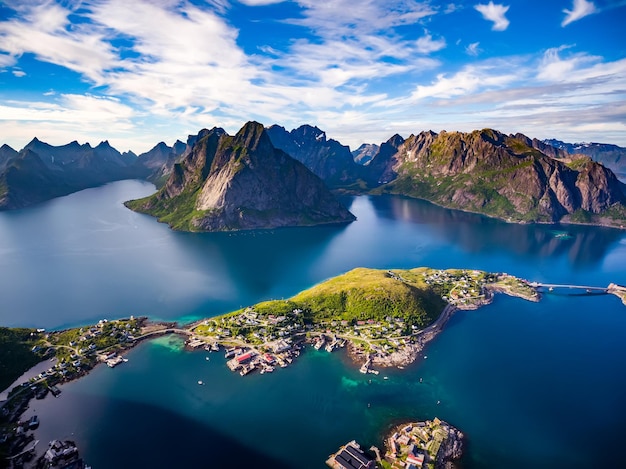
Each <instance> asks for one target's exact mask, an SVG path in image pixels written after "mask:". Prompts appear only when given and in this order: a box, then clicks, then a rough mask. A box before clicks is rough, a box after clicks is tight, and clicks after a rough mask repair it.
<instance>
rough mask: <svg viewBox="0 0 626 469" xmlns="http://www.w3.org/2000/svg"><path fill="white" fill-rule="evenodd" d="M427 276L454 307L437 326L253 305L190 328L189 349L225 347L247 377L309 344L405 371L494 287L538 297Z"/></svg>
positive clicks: (515, 284) (481, 281) (513, 281)
mask: <svg viewBox="0 0 626 469" xmlns="http://www.w3.org/2000/svg"><path fill="white" fill-rule="evenodd" d="M387 275H388V276H389V277H392V278H394V279H396V280H398V281H405V280H404V279H402V277H400V276H399V275H398V274H396V273H394V272H393V271H387ZM422 276H423V280H424V282H425V283H426V284H427V285H430V286H431V287H432V288H433V289H434V290H435V291H437V293H439V294H440V295H441V297H442V298H443V299H444V301H445V302H446V303H447V304H448V307H447V309H446V310H444V312H443V313H442V315H441V317H440V318H439V319H438V320H437V321H436V323H435V324H433V325H430V326H428V327H426V328H420V327H418V326H417V325H415V324H411V323H408V322H407V321H406V320H405V319H403V318H401V317H391V316H387V317H385V318H384V319H383V320H374V319H363V320H347V319H342V318H340V317H338V318H336V319H331V320H325V321H319V322H318V321H314V320H311V315H310V314H306V312H305V311H303V310H302V309H300V308H293V309H292V310H291V311H287V312H285V311H284V310H282V311H280V312H276V314H272V313H267V312H266V311H264V312H263V313H261V312H259V311H257V310H256V309H255V308H254V307H248V308H245V309H244V310H242V311H240V312H237V313H231V314H228V315H225V316H219V317H216V318H211V319H205V320H203V321H201V322H199V323H197V324H196V325H194V326H192V327H190V328H189V331H190V334H191V335H190V338H189V340H188V341H187V346H188V347H189V348H191V349H196V348H205V349H206V350H207V351H215V350H217V349H219V347H220V345H221V346H223V347H225V348H226V353H225V357H226V358H227V359H229V361H228V362H227V365H228V367H229V368H230V369H231V370H233V371H236V372H239V373H240V374H241V375H242V376H245V375H247V374H248V373H250V372H252V371H254V370H258V371H260V372H261V373H266V372H272V371H274V369H275V366H277V365H278V366H281V367H286V366H288V365H289V364H291V363H292V362H293V360H294V359H295V358H297V357H298V356H299V354H300V352H301V350H302V347H303V345H304V344H306V343H309V344H311V345H312V346H313V347H314V348H315V349H316V350H320V349H322V348H323V349H324V350H326V351H327V352H332V351H333V350H335V349H337V348H343V347H346V345H347V346H348V350H349V352H350V355H351V356H352V358H353V359H354V360H355V361H356V362H357V363H359V364H360V366H361V368H360V371H361V372H362V373H374V374H378V370H375V369H373V368H372V366H373V365H376V366H380V367H389V366H398V367H403V366H405V365H408V364H409V363H411V362H412V361H414V360H415V358H416V355H417V353H419V352H420V351H421V350H422V349H423V347H424V345H425V343H426V342H427V341H428V340H430V339H431V338H432V337H434V335H435V334H436V333H437V332H438V331H439V330H440V329H441V327H442V326H443V324H444V323H445V321H446V320H447V319H448V317H449V316H450V315H451V314H452V313H453V312H454V310H456V309H475V308H478V307H479V306H481V305H483V304H486V303H488V302H489V301H490V299H491V296H492V294H491V290H490V289H494V290H496V291H504V292H505V293H508V294H513V295H515V296H524V297H533V296H534V295H536V292H535V291H534V289H533V288H532V287H530V286H529V285H528V283H527V282H525V281H524V280H520V279H517V278H516V277H511V276H508V275H506V274H501V275H497V274H490V273H486V272H482V271H475V270H453V271H452V270H446V271H444V270H433V269H428V270H426V271H425V272H424V273H423V274H422ZM520 292H521V293H520Z"/></svg>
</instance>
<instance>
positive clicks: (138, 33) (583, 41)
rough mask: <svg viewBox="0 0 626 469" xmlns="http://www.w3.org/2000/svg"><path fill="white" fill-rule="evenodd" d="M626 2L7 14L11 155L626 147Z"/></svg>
mask: <svg viewBox="0 0 626 469" xmlns="http://www.w3.org/2000/svg"><path fill="white" fill-rule="evenodd" d="M625 21H626V1H624V0H593V1H590V0H548V1H547V0H540V1H537V0H511V1H504V2H502V3H500V2H492V1H485V0H480V1H475V2H454V3H453V2H449V1H445V2H437V1H417V0H295V1H280V0H133V1H128V0H86V1H80V0H56V1H52V0H49V1H31V0H5V1H3V2H0V143H8V144H9V145H11V146H12V147H14V148H16V149H20V148H22V147H23V146H24V145H25V144H26V143H27V142H28V141H30V140H31V139H32V138H33V137H34V136H37V137H39V138H40V139H42V140H45V141H47V142H49V143H52V144H63V143H67V142H70V141H72V140H78V141H79V142H80V143H84V142H90V143H91V144H92V145H96V144H97V143H99V142H100V141H101V140H104V139H108V140H109V141H110V142H111V144H112V145H114V146H115V147H116V148H118V149H119V150H121V151H124V150H127V149H131V150H133V151H135V152H137V153H140V152H143V151H146V150H148V149H149V148H151V147H152V146H153V145H154V144H156V143H157V142H159V141H165V142H166V143H168V144H171V143H173V141H174V140H175V139H176V138H181V139H184V138H186V136H187V134H190V133H197V131H198V130H199V129H201V128H203V127H207V128H211V127H213V126H220V127H223V128H225V129H226V130H227V131H228V132H230V133H234V132H236V131H237V130H238V129H239V128H240V127H241V126H242V125H243V124H244V123H245V122H246V121H248V120H253V119H254V120H258V121H259V122H261V123H263V124H265V125H267V126H269V125H271V124H274V123H277V124H280V125H283V126H285V127H286V128H287V129H292V128H294V127H298V126H299V125H301V124H312V125H317V126H318V127H320V128H322V129H323V130H325V131H326V132H327V134H328V136H329V137H331V138H335V139H338V140H339V141H341V142H342V143H344V144H348V145H350V146H351V148H356V146H358V145H359V144H360V143H363V142H368V143H381V142H382V141H385V140H387V139H388V138H389V137H391V136H392V135H393V134H394V133H399V134H400V135H402V136H404V137H408V136H409V135H410V134H411V133H417V132H420V131H422V130H429V129H430V130H434V131H440V130H443V129H445V130H448V131H451V130H460V131H470V130H473V129H480V128H484V127H492V128H496V129H498V130H501V131H503V132H506V133H514V132H522V133H525V134H526V135H528V136H530V137H537V138H551V137H554V138H559V139H561V140H565V141H570V142H579V141H600V142H608V143H615V144H618V145H622V146H626V35H625V33H624V32H623V27H624V26H623V25H624V23H625Z"/></svg>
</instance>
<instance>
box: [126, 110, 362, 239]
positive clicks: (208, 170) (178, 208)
mask: <svg viewBox="0 0 626 469" xmlns="http://www.w3.org/2000/svg"><path fill="white" fill-rule="evenodd" d="M219 130H221V129H219ZM219 130H218V129H214V130H211V131H207V132H201V134H200V135H201V136H200V138H199V139H198V140H197V141H196V142H195V144H194V145H193V147H192V149H191V150H190V151H189V152H188V153H187V154H186V155H185V156H184V157H183V158H182V159H181V160H180V161H179V162H178V163H176V164H175V165H174V167H173V170H172V173H171V175H170V177H169V178H168V180H167V182H166V184H165V185H164V186H163V188H162V189H161V190H160V191H159V192H158V193H157V194H155V195H154V196H151V197H148V198H145V199H141V200H138V201H132V202H129V203H127V205H128V206H129V207H130V208H132V209H134V210H138V211H141V212H145V213H149V214H152V215H155V216H157V217H159V219H160V220H162V221H165V222H167V223H169V224H170V226H172V227H173V228H176V229H181V230H189V231H232V230H246V229H257V228H276V227H282V226H297V225H316V224H322V223H344V222H350V221H352V220H354V216H353V215H352V214H351V213H350V212H348V210H347V209H346V208H345V207H343V206H342V205H341V204H340V203H339V202H338V201H337V200H336V199H335V198H334V196H333V195H332V194H331V193H330V192H329V191H328V189H327V188H326V186H325V185H324V183H323V182H322V181H321V180H320V179H319V178H318V177H317V176H315V175H314V174H313V173H311V171H309V170H308V169H307V168H306V167H305V166H304V165H303V164H301V163H300V162H298V161H296V160H294V159H293V158H291V157H290V156H289V155H287V154H286V153H285V152H283V151H281V150H278V149H276V148H275V147H274V145H273V144H272V142H271V140H270V138H269V136H268V133H267V131H266V130H265V129H264V127H263V126H262V125H261V124H259V123H256V122H249V123H247V124H246V125H245V126H244V127H243V128H242V129H241V130H240V131H239V132H238V133H237V134H236V135H235V136H228V135H225V134H224V133H223V131H222V132H220V131H219Z"/></svg>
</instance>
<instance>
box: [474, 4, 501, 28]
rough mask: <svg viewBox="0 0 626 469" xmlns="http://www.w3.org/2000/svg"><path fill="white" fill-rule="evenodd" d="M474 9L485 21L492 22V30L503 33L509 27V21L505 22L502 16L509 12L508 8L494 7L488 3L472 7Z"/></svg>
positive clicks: (494, 5)
mask: <svg viewBox="0 0 626 469" xmlns="http://www.w3.org/2000/svg"><path fill="white" fill-rule="evenodd" d="M474 9H476V10H477V11H478V12H479V13H480V14H481V15H483V18H484V19H486V20H487V21H493V26H492V27H491V29H492V30H494V31H504V30H505V29H506V28H508V27H509V20H507V19H506V17H505V16H504V15H505V14H506V12H507V11H508V10H509V7H508V6H504V5H496V4H494V3H493V2H492V1H490V2H489V3H488V4H486V5H484V4H482V3H479V4H478V5H475V6H474Z"/></svg>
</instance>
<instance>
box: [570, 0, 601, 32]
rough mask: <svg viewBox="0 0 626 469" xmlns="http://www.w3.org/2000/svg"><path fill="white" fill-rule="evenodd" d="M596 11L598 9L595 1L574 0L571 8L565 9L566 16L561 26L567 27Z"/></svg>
mask: <svg viewBox="0 0 626 469" xmlns="http://www.w3.org/2000/svg"><path fill="white" fill-rule="evenodd" d="M595 12H597V9H596V6H595V5H594V3H593V2H589V1H587V0H574V4H573V5H572V9H571V10H567V9H564V10H563V13H565V18H564V19H563V22H562V23H561V26H562V27H565V26H567V25H568V24H570V23H573V22H574V21H578V20H579V19H581V18H584V17H585V16H588V15H591V14H592V13H595Z"/></svg>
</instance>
